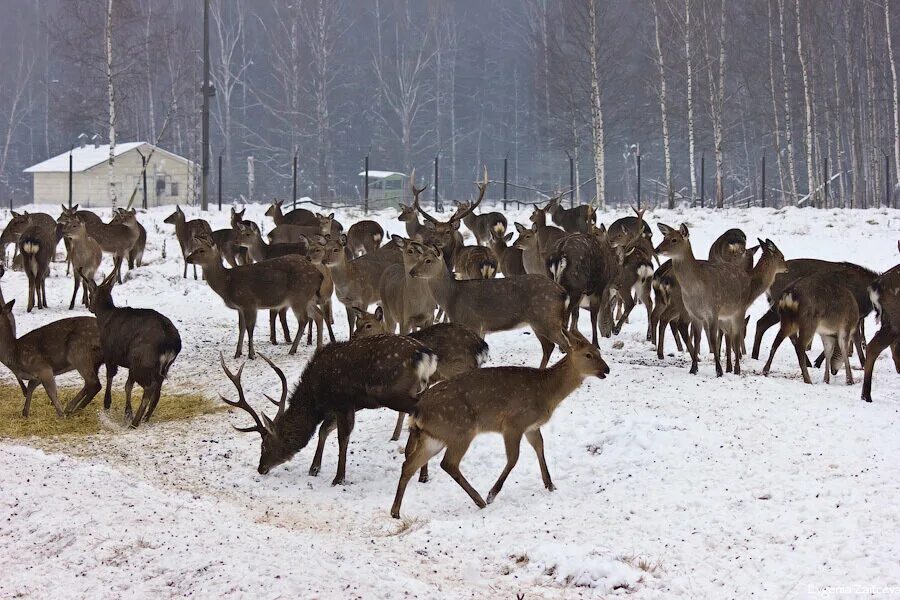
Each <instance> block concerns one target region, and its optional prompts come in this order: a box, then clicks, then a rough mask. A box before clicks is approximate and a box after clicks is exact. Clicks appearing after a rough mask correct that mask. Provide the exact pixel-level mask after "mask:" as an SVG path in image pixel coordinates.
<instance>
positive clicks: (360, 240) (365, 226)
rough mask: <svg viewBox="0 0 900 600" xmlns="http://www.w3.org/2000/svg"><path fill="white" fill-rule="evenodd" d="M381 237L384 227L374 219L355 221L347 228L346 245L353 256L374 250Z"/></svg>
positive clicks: (379, 243) (382, 236) (382, 237)
mask: <svg viewBox="0 0 900 600" xmlns="http://www.w3.org/2000/svg"><path fill="white" fill-rule="evenodd" d="M383 239H384V229H383V228H382V227H381V225H379V224H378V223H376V222H375V221H370V220H363V221H357V222H356V223H354V224H353V225H351V226H350V229H348V230H347V247H348V248H349V249H350V252H351V254H353V256H354V258H355V257H357V256H362V255H363V254H368V253H370V252H374V251H375V250H377V249H378V247H379V246H381V241H382V240H383Z"/></svg>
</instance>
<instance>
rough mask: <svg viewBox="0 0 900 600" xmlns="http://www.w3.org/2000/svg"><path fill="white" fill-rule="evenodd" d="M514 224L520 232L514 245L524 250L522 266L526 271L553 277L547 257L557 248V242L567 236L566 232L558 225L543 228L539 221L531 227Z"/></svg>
mask: <svg viewBox="0 0 900 600" xmlns="http://www.w3.org/2000/svg"><path fill="white" fill-rule="evenodd" d="M513 225H514V226H515V228H516V231H518V232H519V237H518V238H516V241H515V243H514V244H513V246H514V247H515V248H517V249H519V250H521V251H522V266H523V268H524V269H525V272H526V273H528V274H531V275H544V276H546V277H551V275H550V269H549V267H548V266H547V258H548V257H549V256H550V253H551V252H553V250H554V249H555V248H556V244H557V243H558V242H559V241H560V240H561V239H563V238H564V237H566V234H565V232H564V231H563V230H562V229H557V228H556V227H546V228H542V227H541V226H540V225H538V224H537V223H533V224H532V225H531V229H528V228H526V227H525V226H524V225H521V224H519V223H513ZM557 232H558V233H557Z"/></svg>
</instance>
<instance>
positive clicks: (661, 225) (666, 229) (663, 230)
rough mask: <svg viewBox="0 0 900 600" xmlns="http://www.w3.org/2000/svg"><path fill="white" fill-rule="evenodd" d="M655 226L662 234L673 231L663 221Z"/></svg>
mask: <svg viewBox="0 0 900 600" xmlns="http://www.w3.org/2000/svg"><path fill="white" fill-rule="evenodd" d="M656 226H657V228H659V231H660V233H662V234H663V235H669V234H670V233H672V232H673V231H675V230H674V229H672V228H671V227H669V226H668V225H666V224H665V223H657V224H656Z"/></svg>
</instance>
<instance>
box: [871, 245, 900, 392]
mask: <svg viewBox="0 0 900 600" xmlns="http://www.w3.org/2000/svg"><path fill="white" fill-rule="evenodd" d="M897 246H898V249H900V243H898V244H897ZM869 295H870V297H871V299H872V304H873V305H874V307H875V313H876V315H877V316H878V318H879V320H880V321H881V328H880V329H879V330H878V331H877V332H875V335H874V336H872V339H871V340H869V343H868V345H867V346H866V364H865V374H864V375H863V386H862V399H863V400H865V401H866V402H871V401H872V374H873V372H874V370H875V361H876V360H878V355H879V354H881V353H882V351H884V349H885V348H887V347H888V346H890V347H891V351H892V353H893V358H894V368H895V369H896V371H897V373H898V374H900V265H897V266H895V267H893V268H892V269H890V270H889V271H886V272H885V273H883V274H882V275H881V276H879V277H878V279H876V280H875V281H874V282H872V285H870V286H869Z"/></svg>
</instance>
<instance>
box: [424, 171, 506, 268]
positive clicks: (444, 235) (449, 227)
mask: <svg viewBox="0 0 900 600" xmlns="http://www.w3.org/2000/svg"><path fill="white" fill-rule="evenodd" d="M414 178H415V170H414V171H413V173H412V175H411V176H410V185H412V190H413V207H414V208H415V209H416V210H417V211H418V212H419V213H420V214H421V215H422V216H423V217H424V218H425V224H424V229H425V233H424V235H423V236H422V237H423V239H422V241H424V242H425V243H427V244H435V245H437V246H438V247H439V248H441V250H442V252H443V257H444V262H445V263H446V265H447V266H448V267H449V268H452V267H453V260H454V256H455V254H456V251H457V249H458V248H459V247H461V246H462V245H463V241H462V236H461V235H460V233H459V224H460V223H461V222H462V220H463V219H465V218H466V217H468V216H469V215H470V214H472V212H473V211H474V210H475V209H476V208H478V205H479V204H481V201H482V200H483V199H484V193H485V191H486V190H487V186H488V174H487V167H485V168H484V178H483V179H482V181H479V182H477V183H476V184H475V185H476V186H477V187H478V198H476V199H475V201H474V202H472V203H471V204H469V205H468V208H466V209H460V210H457V211H456V212H455V213H454V214H453V215H452V216H451V217H450V220H449V221H439V220H437V219H435V218H434V217H432V216H431V215H429V214H428V213H427V212H425V211H424V210H423V209H422V207H421V206H419V195H420V194H421V193H422V191H423V190H424V189H425V188H421V189H416V187H415V185H414V184H413V182H414V181H415V179H414ZM419 234H420V235H422V232H421V231H420V232H419Z"/></svg>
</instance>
